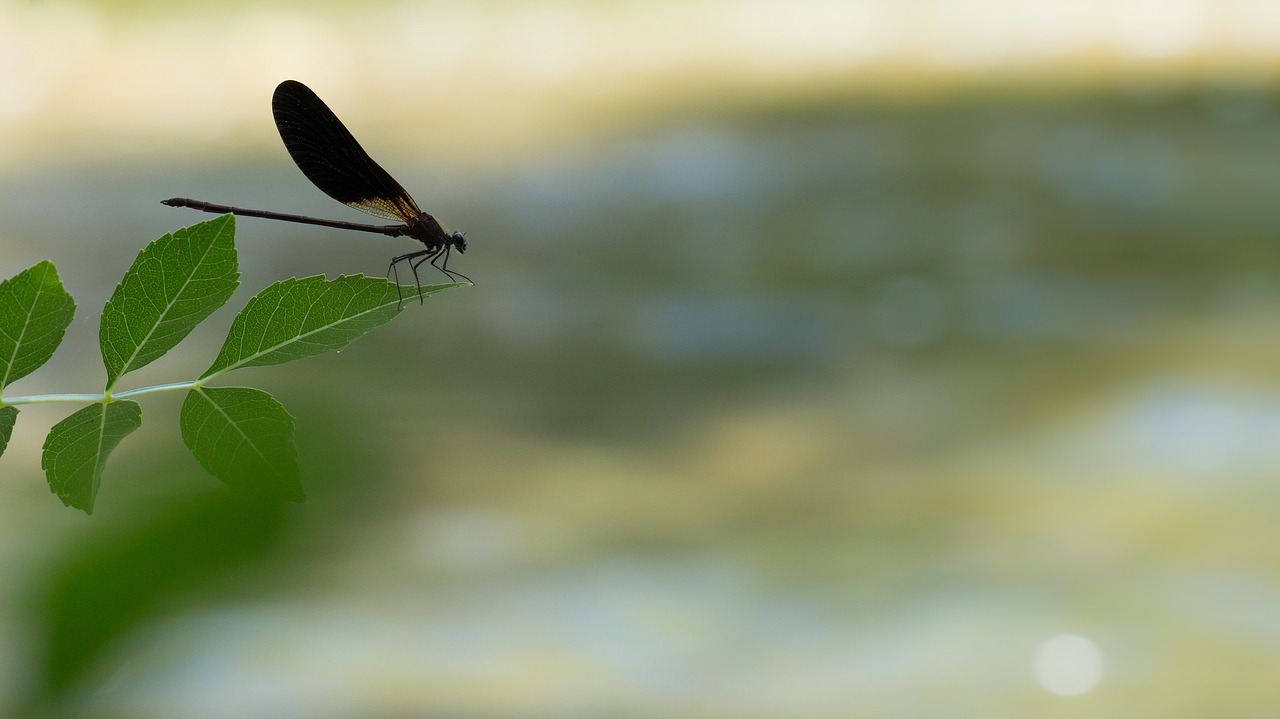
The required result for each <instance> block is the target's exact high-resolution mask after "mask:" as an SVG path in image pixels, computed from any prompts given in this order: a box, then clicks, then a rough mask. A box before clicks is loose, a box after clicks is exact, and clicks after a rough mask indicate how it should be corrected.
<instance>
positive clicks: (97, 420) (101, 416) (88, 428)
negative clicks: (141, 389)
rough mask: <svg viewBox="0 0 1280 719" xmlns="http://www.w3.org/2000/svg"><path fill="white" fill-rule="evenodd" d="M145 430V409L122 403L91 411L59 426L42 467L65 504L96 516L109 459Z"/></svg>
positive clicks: (48, 443) (47, 443)
mask: <svg viewBox="0 0 1280 719" xmlns="http://www.w3.org/2000/svg"><path fill="white" fill-rule="evenodd" d="M141 426H142V407H141V406H140V405H139V404H138V403H137V402H131V401H128V400H120V401H116V402H111V403H107V404H102V403H99V404H91V405H89V406H88V407H85V408H84V409H82V410H80V411H78V412H76V413H75V414H73V415H71V416H70V417H67V418H66V419H64V420H62V421H61V422H59V423H57V424H55V425H54V426H53V429H51V430H49V436H48V437H47V438H46V439H45V441H44V456H43V457H42V458H41V461H40V466H41V468H42V469H44V471H45V476H46V477H47V478H48V480H49V489H52V490H53V493H54V494H56V495H58V498H59V499H61V500H62V503H63V504H65V505H67V506H69V507H75V508H77V509H80V510H83V511H84V513H85V514H93V500H94V498H95V497H97V495H98V485H99V484H101V482H102V468H103V466H105V465H106V463H107V457H108V456H110V454H111V452H112V451H113V450H114V449H115V448H116V446H117V445H119V444H120V440H122V439H124V438H125V437H126V436H128V435H129V433H131V432H133V431H134V430H136V429H137V428H138V427H141Z"/></svg>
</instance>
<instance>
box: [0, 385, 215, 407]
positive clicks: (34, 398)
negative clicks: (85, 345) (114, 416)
mask: <svg viewBox="0 0 1280 719" xmlns="http://www.w3.org/2000/svg"><path fill="white" fill-rule="evenodd" d="M204 381H205V382H207V381H208V380H207V379H206V380H204ZM202 384H204V382H202V381H200V380H190V381H187V382H170V383H168V384H157V385H151V386H150V387H139V388H137V389H129V390H125V391H124V392H112V393H111V396H110V397H109V398H108V397H107V395H106V394H105V393H99V394H32V395H27V396H25V397H7V398H3V399H0V407H3V406H7V405H11V404H39V403H41V402H80V403H82V404H93V403H95V402H109V401H112V400H117V399H126V398H128V397H134V396H137V395H141V394H151V393H152V392H170V391H175V390H183V389H194V388H196V387H199V386H201V385H202Z"/></svg>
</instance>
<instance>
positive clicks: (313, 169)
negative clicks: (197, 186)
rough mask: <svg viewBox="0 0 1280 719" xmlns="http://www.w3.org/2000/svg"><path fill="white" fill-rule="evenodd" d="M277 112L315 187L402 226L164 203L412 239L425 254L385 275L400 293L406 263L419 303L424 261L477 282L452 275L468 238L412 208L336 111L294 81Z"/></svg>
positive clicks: (275, 100)
mask: <svg viewBox="0 0 1280 719" xmlns="http://www.w3.org/2000/svg"><path fill="white" fill-rule="evenodd" d="M271 111H272V113H273V114H274V115H275V119H276V128H277V129H278V130H280V139H282V140H284V146H285V148H286V149H287V150H288V151H289V156H290V157H292V158H293V161H294V162H295V163H296V164H297V165H298V169H300V170H302V174H304V175H306V176H307V179H308V180H311V183H312V184H313V185H315V186H316V187H318V188H320V190H321V191H323V192H324V193H325V194H326V195H328V196H329V197H332V198H333V199H335V200H337V201H338V202H341V203H342V204H344V205H347V206H349V207H354V208H355V209H357V210H360V211H361V212H367V213H368V214H370V215H373V216H375V217H382V218H385V219H388V220H399V221H400V224H396V225H365V224H361V223H357V222H344V221H342V220H324V219H320V218H316V217H306V216H304V215H289V214H285V213H283V212H270V211H267V210H250V209H245V208H243V207H231V206H229V205H216V204H214V203H211V202H205V201H203V200H192V199H189V198H186V197H174V198H171V199H168V200H164V201H163V204H165V205H168V206H170V207H190V208H191V209H193V210H201V211H203V212H216V213H219V214H226V213H228V212H229V213H231V214H234V215H243V216H245V217H261V218H265V219H268V220H284V221H285V222H300V223H303V224H307V225H320V226H322V227H336V228H338V229H342V230H357V231H359V232H376V233H379V234H383V235H389V236H391V237H401V236H405V237H411V238H413V239H415V240H417V241H419V242H421V243H422V244H423V245H425V246H426V249H422V250H417V251H415V252H409V253H406V254H403V255H398V256H396V257H393V258H392V259H391V264H390V265H389V266H388V267H387V274H388V275H391V274H392V273H395V276H396V286H397V287H399V285H400V282H399V272H398V271H397V270H396V266H397V265H399V264H400V263H402V262H403V263H406V264H408V265H409V269H411V270H412V271H413V281H414V283H415V284H416V285H417V287H418V298H419V300H421V298H422V282H421V281H420V280H419V278H418V268H419V267H420V266H422V264H423V263H424V262H430V263H431V266H432V267H434V268H436V269H437V270H440V271H441V272H443V273H444V274H445V275H446V276H448V277H449V279H451V280H455V281H456V280H457V279H458V278H462V279H464V280H466V281H467V282H471V278H469V277H467V276H466V275H464V274H462V273H460V272H454V271H452V270H450V269H449V253H450V252H451V251H452V250H454V249H456V250H457V251H458V252H459V253H462V252H466V251H467V240H466V238H465V237H463V236H462V233H461V232H449V231H448V230H446V229H445V227H444V225H441V224H440V221H439V220H437V219H436V218H435V217H433V216H431V215H430V214H428V213H426V212H423V211H422V210H420V209H418V203H416V202H414V200H413V198H412V197H411V196H410V195H409V193H408V192H406V191H405V189H404V188H403V187H401V186H400V183H398V182H396V180H395V178H393V177H392V176H391V175H390V174H389V173H388V172H387V171H386V170H384V169H382V166H381V165H379V164H378V163H376V162H374V161H373V158H371V157H369V153H367V152H365V151H364V148H362V147H360V143H358V142H356V138H355V137H353V136H352V135H351V132H350V131H349V130H347V128H346V126H344V125H343V124H342V121H341V120H339V119H338V116H337V115H335V114H333V110H330V109H329V106H328V105H326V104H324V101H323V100H321V99H320V98H319V97H318V96H317V95H316V94H315V93H314V92H312V91H311V88H309V87H307V86H306V85H303V84H302V83H300V82H298V81H296V80H285V81H284V82H282V83H280V85H279V86H278V87H276V91H275V94H274V95H273V96H272V98H271Z"/></svg>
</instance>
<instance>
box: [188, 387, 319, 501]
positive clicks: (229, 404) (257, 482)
mask: <svg viewBox="0 0 1280 719" xmlns="http://www.w3.org/2000/svg"><path fill="white" fill-rule="evenodd" d="M181 425H182V439H183V441H184V442H186V443H187V447H189V448H190V449H191V452H192V454H194V455H195V456H196V459H198V460H200V464H201V465H203V466H204V468H205V469H207V470H208V471H209V473H210V474H212V475H213V476H215V477H217V478H218V479H220V480H222V481H223V482H226V483H227V484H229V485H231V486H233V487H241V488H245V489H250V490H253V491H256V492H260V493H264V494H269V495H272V496H275V497H280V498H283V499H289V500H293V501H295V502H301V501H303V500H304V499H306V497H305V495H304V494H303V493H302V481H301V479H300V477H299V473H298V453H297V450H296V448H295V447H294V445H293V417H291V416H290V415H289V413H288V412H287V411H285V408H284V406H283V405H281V404H280V403H279V402H278V401H276V398H275V397H272V396H271V395H269V394H267V393H266V392H263V391H262V390H257V389H250V388H248V387H200V388H197V389H193V390H191V391H190V392H188V393H187V399H186V401H185V402H183V403H182V419H181Z"/></svg>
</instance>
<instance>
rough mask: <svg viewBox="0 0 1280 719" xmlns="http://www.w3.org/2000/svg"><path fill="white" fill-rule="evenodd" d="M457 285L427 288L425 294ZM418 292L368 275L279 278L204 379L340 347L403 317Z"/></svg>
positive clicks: (236, 327) (235, 329) (234, 329)
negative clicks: (396, 317) (408, 303)
mask: <svg viewBox="0 0 1280 719" xmlns="http://www.w3.org/2000/svg"><path fill="white" fill-rule="evenodd" d="M459 284H460V283H451V284H443V285H428V286H425V287H423V288H422V294H423V296H426V295H428V294H432V293H435V292H439V291H440V290H443V289H447V288H449V287H457V286H458V285H459ZM417 291H418V290H417V288H416V287H413V288H410V287H403V288H397V287H396V285H395V284H394V283H392V282H390V281H388V280H385V279H383V278H381V277H366V276H365V275H343V276H341V277H338V278H336V279H333V280H327V279H325V278H324V276H322V275H317V276H315V277H304V278H302V279H297V278H292V279H288V280H281V281H280V282H277V283H275V284H273V285H271V286H270V287H268V288H266V289H265V290H263V291H261V292H259V293H258V294H257V296H255V297H254V298H253V299H251V300H249V303H248V304H247V305H245V308H244V309H243V310H241V311H240V314H239V315H238V316H237V317H236V319H235V322H233V323H232V324H231V331H230V332H228V333H227V341H226V342H224V343H223V345H222V351H220V352H219V353H218V358H217V359H216V360H214V362H213V365H212V366H211V367H209V369H208V370H207V371H206V372H205V373H204V375H203V376H201V378H200V379H207V378H209V377H212V376H213V375H215V374H220V373H222V372H228V371H230V370H233V369H238V368H240V367H262V366H265V365H273V364H281V363H283V362H290V361H292V360H296V359H301V358H303V357H311V356H314V355H318V354H323V353H325V352H328V351H330V350H337V349H342V348H343V347H346V346H347V345H349V344H351V343H352V342H354V341H355V340H356V339H357V338H358V337H360V336H361V335H363V334H364V333H366V332H368V331H369V330H372V329H374V328H375V327H378V326H380V325H382V324H385V323H386V322H388V321H389V320H390V319H391V318H392V317H395V316H396V315H397V314H399V313H400V310H401V308H402V306H403V304H404V302H405V301H408V300H409V298H412V297H416V296H417Z"/></svg>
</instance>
